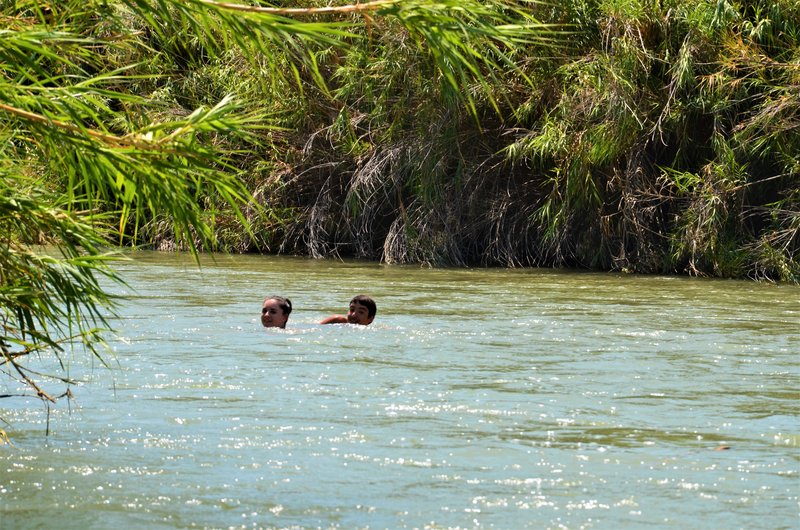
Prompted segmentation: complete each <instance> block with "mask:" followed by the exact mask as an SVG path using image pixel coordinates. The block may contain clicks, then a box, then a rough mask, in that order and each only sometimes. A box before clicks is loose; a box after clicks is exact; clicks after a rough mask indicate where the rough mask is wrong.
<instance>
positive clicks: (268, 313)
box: [261, 296, 292, 328]
mask: <svg viewBox="0 0 800 530" xmlns="http://www.w3.org/2000/svg"><path fill="white" fill-rule="evenodd" d="M291 312H292V301H291V300H289V299H288V298H284V297H283V296H269V297H267V298H265V299H264V304H263V305H262V306H261V325H262V326H264V327H265V328H285V327H286V322H287V321H288V320H289V315H290V314H291Z"/></svg>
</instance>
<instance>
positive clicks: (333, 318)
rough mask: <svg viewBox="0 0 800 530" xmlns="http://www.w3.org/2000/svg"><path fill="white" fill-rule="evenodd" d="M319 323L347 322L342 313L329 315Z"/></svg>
mask: <svg viewBox="0 0 800 530" xmlns="http://www.w3.org/2000/svg"><path fill="white" fill-rule="evenodd" d="M320 324H347V317H345V316H342V315H331V316H329V317H328V318H325V319H323V320H322V322H320Z"/></svg>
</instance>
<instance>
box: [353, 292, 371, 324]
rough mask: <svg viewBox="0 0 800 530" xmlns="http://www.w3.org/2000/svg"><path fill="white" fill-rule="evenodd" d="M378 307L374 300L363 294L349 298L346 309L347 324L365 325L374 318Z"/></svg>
mask: <svg viewBox="0 0 800 530" xmlns="http://www.w3.org/2000/svg"><path fill="white" fill-rule="evenodd" d="M377 311H378V307H377V306H376V305H375V301H374V300H373V299H372V298H370V297H369V296H367V295H365V294H360V295H358V296H356V297H354V298H353V299H352V300H350V309H349V310H348V311H347V323H348V324H361V325H362V326H366V325H369V324H372V321H373V320H375V313H376V312H377Z"/></svg>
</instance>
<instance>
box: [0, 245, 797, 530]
mask: <svg viewBox="0 0 800 530" xmlns="http://www.w3.org/2000/svg"><path fill="white" fill-rule="evenodd" d="M133 256H134V259H133V260H132V261H130V262H127V263H125V264H122V265H121V266H120V270H121V271H122V272H123V275H124V277H125V278H126V279H127V280H128V282H129V284H130V287H129V288H121V287H114V291H115V292H118V293H120V294H125V295H127V296H128V300H127V301H126V302H125V303H124V304H123V305H122V306H121V308H120V319H119V320H118V321H116V322H115V325H116V333H115V334H114V335H112V336H110V344H111V346H112V348H113V351H114V354H115V356H114V357H113V359H111V360H112V363H111V364H112V366H111V369H105V368H102V367H101V366H100V365H99V363H98V362H97V361H91V360H90V359H89V358H88V357H87V356H86V355H85V354H82V353H76V354H75V355H74V356H73V357H71V358H69V359H68V360H69V365H68V370H69V373H70V375H71V376H73V377H77V378H80V379H81V380H82V381H85V382H84V383H83V384H81V385H79V386H77V387H74V388H73V393H74V395H75V399H74V400H73V401H72V402H71V403H67V402H66V401H62V402H60V403H59V404H58V405H57V406H55V407H54V408H53V409H51V411H50V415H49V426H50V431H51V432H50V435H49V437H45V431H46V427H47V422H48V415H47V412H46V410H45V408H44V407H43V405H42V404H41V403H40V402H39V401H38V400H36V399H33V398H30V399H14V400H11V399H5V400H0V417H2V418H3V419H4V420H5V421H6V422H8V423H7V424H5V425H4V426H3V428H4V429H5V430H6V431H7V432H8V434H9V435H10V436H11V438H12V440H13V442H14V444H15V445H14V446H13V447H9V446H7V445H5V446H0V527H1V528H2V529H3V530H8V529H16V528H81V529H83V528H118V527H124V528H346V529H350V528H372V529H378V528H495V529H512V530H513V529H519V528H534V529H542V528H554V529H555V528H570V529H572V528H575V529H577V528H613V529H620V528H725V529H729V528H748V529H749V528H769V529H776V528H798V527H800V524H799V523H800V519H799V518H798V502H799V501H800V448H798V444H800V422H798V412H799V410H798V403H799V402H800V386H798V380H799V378H798V375H800V359H799V357H798V355H797V352H798V351H800V332H799V331H798V329H799V328H800V326H798V323H800V289H799V288H797V287H793V286H785V285H780V286H776V285H768V284H754V283H748V282H734V281H710V280H699V279H688V278H666V277H631V276H623V275H609V274H584V273H565V272H554V271H549V270H511V271H509V270H458V269H453V270H449V269H448V270H430V269H419V268H416V267H395V266H382V265H377V264H369V263H355V262H345V263H342V262H336V261H314V260H306V259H295V258H275V257H262V256H233V257H224V256H223V257H219V258H218V259H217V261H216V262H211V261H209V260H207V259H206V260H204V261H203V268H202V269H200V270H198V269H197V268H196V267H194V266H193V265H192V263H191V262H190V261H189V260H188V259H187V258H185V257H182V256H176V255H173V254H155V253H138V254H135V255H133ZM362 292H363V293H368V294H370V295H372V296H373V297H374V298H375V300H376V301H377V303H378V315H377V317H376V319H375V322H374V324H372V325H371V326H369V327H355V326H348V325H333V326H319V325H317V322H318V321H319V320H320V319H322V318H323V317H325V316H328V315H330V314H332V313H343V312H345V311H346V308H347V303H348V301H349V300H350V298H351V297H352V295H354V294H357V293H362ZM272 294H281V295H285V296H288V297H290V298H291V299H292V301H293V303H294V307H295V310H294V312H293V313H292V315H291V318H290V319H289V326H288V329H287V330H285V331H279V330H267V329H264V328H261V327H260V324H259V321H258V316H259V310H260V304H261V301H262V299H263V298H264V296H266V295H272ZM43 364H45V366H43V369H46V368H50V367H49V366H47V364H48V363H47V362H46V361H43ZM4 385H5V386H4ZM13 390H15V389H14V388H12V387H10V386H9V382H8V378H7V377H3V378H2V381H1V382H0V393H6V392H9V391H13Z"/></svg>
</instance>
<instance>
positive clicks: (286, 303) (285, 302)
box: [264, 296, 292, 317]
mask: <svg viewBox="0 0 800 530" xmlns="http://www.w3.org/2000/svg"><path fill="white" fill-rule="evenodd" d="M267 300H275V301H276V302H278V307H280V308H281V311H283V314H284V315H286V316H287V317H288V316H289V315H291V314H292V301H291V300H289V299H288V298H285V297H283V296H268V297H266V298H264V301H265V302H266V301H267Z"/></svg>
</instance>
